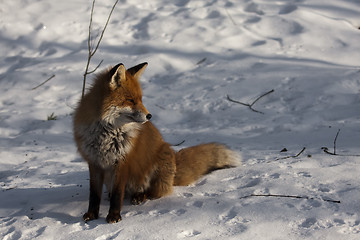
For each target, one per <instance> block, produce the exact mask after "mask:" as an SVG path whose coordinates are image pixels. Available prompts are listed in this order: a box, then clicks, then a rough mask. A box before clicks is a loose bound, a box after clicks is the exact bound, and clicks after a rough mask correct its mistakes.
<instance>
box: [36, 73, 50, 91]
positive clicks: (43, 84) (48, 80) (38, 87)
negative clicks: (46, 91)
mask: <svg viewBox="0 0 360 240" xmlns="http://www.w3.org/2000/svg"><path fill="white" fill-rule="evenodd" d="M54 77H55V74H53V75H52V76H51V77H49V78H48V79H46V81H45V82H43V83H41V84H39V85H37V86H36V87H34V88H32V89H31V90H35V89H37V88H39V87H41V86H42V85H44V84H45V83H47V82H48V81H50V80H51V79H53V78H54Z"/></svg>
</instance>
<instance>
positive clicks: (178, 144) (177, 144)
mask: <svg viewBox="0 0 360 240" xmlns="http://www.w3.org/2000/svg"><path fill="white" fill-rule="evenodd" d="M184 142H185V140H182V141H181V142H179V143H176V144H172V145H171V146H174V147H177V146H180V145H181V144H183V143H184Z"/></svg>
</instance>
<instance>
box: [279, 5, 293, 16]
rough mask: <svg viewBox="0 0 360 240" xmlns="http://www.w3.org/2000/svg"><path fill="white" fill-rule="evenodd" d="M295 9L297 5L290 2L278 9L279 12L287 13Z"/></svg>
mask: <svg viewBox="0 0 360 240" xmlns="http://www.w3.org/2000/svg"><path fill="white" fill-rule="evenodd" d="M296 9H297V6H295V5H292V4H289V5H285V6H283V7H282V8H281V9H280V10H279V14H289V13H292V12H293V11H295V10H296Z"/></svg>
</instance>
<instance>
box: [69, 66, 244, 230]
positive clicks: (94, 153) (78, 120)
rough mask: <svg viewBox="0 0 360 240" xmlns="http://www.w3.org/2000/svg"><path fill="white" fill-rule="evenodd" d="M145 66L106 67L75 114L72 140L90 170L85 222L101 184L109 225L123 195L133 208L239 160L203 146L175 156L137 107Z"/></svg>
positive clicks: (93, 212) (218, 147)
mask: <svg viewBox="0 0 360 240" xmlns="http://www.w3.org/2000/svg"><path fill="white" fill-rule="evenodd" d="M147 65H148V64H147V63H142V64H139V65H137V66H135V67H132V68H130V69H127V70H126V69H125V67H124V65H123V64H118V65H116V66H115V67H112V68H109V69H107V70H105V71H103V72H101V73H100V74H98V75H97V77H96V78H95V81H94V84H93V86H92V87H91V88H90V89H89V91H88V92H87V94H85V96H84V97H83V98H82V99H81V101H80V103H79V105H78V107H77V109H76V111H75V115H74V139H75V142H76V144H77V147H78V150H79V153H80V154H81V156H82V157H83V158H84V159H85V160H86V161H87V163H88V165H89V172H90V197H89V208H88V211H87V212H86V213H85V214H84V216H83V219H84V221H86V222H87V221H90V220H93V219H97V218H98V217H99V208H100V200H101V194H102V187H103V184H105V185H106V187H107V190H108V192H109V196H110V209H109V213H108V215H107V217H106V220H107V222H108V223H115V222H118V221H120V220H121V216H120V210H121V207H122V204H123V199H124V194H125V192H129V193H130V196H131V201H132V203H133V204H139V203H141V202H143V201H144V200H146V199H156V198H160V197H162V196H165V195H168V194H170V193H171V192H172V189H173V186H179V185H188V184H190V183H192V182H194V181H196V180H197V179H198V178H199V177H201V176H202V175H204V174H207V173H209V172H210V171H212V170H215V169H221V168H226V167H235V166H238V165H239V163H240V156H239V155H238V154H236V153H235V152H233V151H231V150H229V149H228V148H227V147H225V146H224V145H222V144H218V143H208V144H202V145H198V146H195V147H190V148H185V149H182V150H180V151H179V152H177V153H175V151H174V150H173V149H172V148H171V146H170V145H169V144H168V143H166V142H165V141H164V140H163V138H162V136H161V134H160V133H159V131H158V130H157V129H156V127H155V126H154V125H153V124H152V123H151V122H150V121H149V120H150V119H151V114H150V113H149V111H148V110H147V109H146V108H145V107H144V105H143V103H142V90H141V87H140V82H139V78H140V76H141V75H142V73H143V72H144V70H145V68H146V66H147Z"/></svg>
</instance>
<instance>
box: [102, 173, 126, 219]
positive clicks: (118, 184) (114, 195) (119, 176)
mask: <svg viewBox="0 0 360 240" xmlns="http://www.w3.org/2000/svg"><path fill="white" fill-rule="evenodd" d="M122 170H123V171H118V172H117V173H116V175H115V181H114V185H113V186H112V191H111V197H110V209H109V213H108V215H107V217H106V221H107V222H108V223H116V222H119V221H120V220H121V215H120V211H121V208H122V205H123V201H124V195H125V186H126V182H127V176H128V171H127V170H126V169H125V167H124V168H123V169H122Z"/></svg>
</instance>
